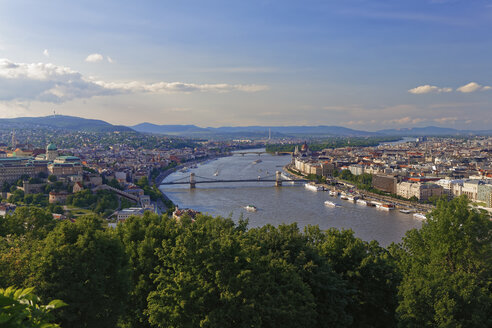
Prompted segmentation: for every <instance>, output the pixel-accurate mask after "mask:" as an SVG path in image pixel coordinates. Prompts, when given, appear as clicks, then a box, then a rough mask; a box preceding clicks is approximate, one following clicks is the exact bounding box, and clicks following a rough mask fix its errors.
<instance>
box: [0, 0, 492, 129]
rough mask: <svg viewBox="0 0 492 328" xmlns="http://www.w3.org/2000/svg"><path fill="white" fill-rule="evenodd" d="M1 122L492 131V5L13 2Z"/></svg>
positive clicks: (6, 7) (6, 5)
mask: <svg viewBox="0 0 492 328" xmlns="http://www.w3.org/2000/svg"><path fill="white" fill-rule="evenodd" d="M0 30H1V31H2V34H1V35H0V58H1V59H0V117H2V118H6V117H19V116H46V115H49V114H51V113H52V112H53V110H55V111H56V112H57V113H60V114H63V115H74V116H81V117H86V118H97V119H102V120H106V121H108V122H110V123H113V124H124V125H134V124H137V123H141V122H145V121H147V122H152V123H156V124H196V125H199V126H214V127H217V126H224V125H234V126H244V125H318V124H324V125H340V126H345V127H349V128H354V129H365V130H370V131H371V130H372V131H374V130H378V129H383V128H398V127H412V126H426V125H437V126H442V127H453V128H458V129H488V128H490V126H491V123H492V115H490V113H491V105H492V64H491V61H490V54H491V50H492V35H491V33H490V31H491V30H492V1H490V0H467V1H460V0H449V1H447V0H416V1H380V0H376V1H364V0H346V1H281V2H280V1H247V2H236V1H173V2H171V1H165V2H152V3H151V4H150V3H149V4H145V5H143V4H142V3H140V2H130V1H104V2H100V1H98V2H96V1H83V2H67V1H43V2H40V1H4V2H1V3H0Z"/></svg>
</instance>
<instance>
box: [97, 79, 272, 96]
mask: <svg viewBox="0 0 492 328" xmlns="http://www.w3.org/2000/svg"><path fill="white" fill-rule="evenodd" d="M94 83H95V84H97V85H99V86H101V87H103V88H104V89H107V90H125V91H128V92H132V93H136V92H143V93H157V94H159V93H190V92H196V91H199V92H216V93H224V92H231V91H244V92H257V91H263V90H266V89H268V87H267V86H265V85H256V84H226V83H219V84H196V83H184V82H156V83H145V82H139V81H132V82H104V81H94Z"/></svg>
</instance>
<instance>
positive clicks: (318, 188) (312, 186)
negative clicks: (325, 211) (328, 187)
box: [304, 183, 323, 191]
mask: <svg viewBox="0 0 492 328" xmlns="http://www.w3.org/2000/svg"><path fill="white" fill-rule="evenodd" d="M304 187H305V188H306V189H308V190H311V191H323V186H318V185H315V184H313V183H306V184H305V185H304Z"/></svg>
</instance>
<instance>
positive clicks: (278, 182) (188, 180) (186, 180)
mask: <svg viewBox="0 0 492 328" xmlns="http://www.w3.org/2000/svg"><path fill="white" fill-rule="evenodd" d="M197 178H199V179H200V180H197ZM241 182H274V183H275V187H281V186H282V182H291V183H296V182H307V180H291V179H286V178H284V177H282V172H280V171H277V172H275V174H272V175H269V176H264V177H261V176H258V178H257V179H214V178H208V177H201V176H198V175H195V173H193V172H191V173H190V176H189V177H188V176H186V177H182V178H179V179H176V180H174V181H167V182H162V183H161V185H185V184H188V185H190V189H194V188H196V185H197V184H202V183H241Z"/></svg>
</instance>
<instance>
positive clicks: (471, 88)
mask: <svg viewBox="0 0 492 328" xmlns="http://www.w3.org/2000/svg"><path fill="white" fill-rule="evenodd" d="M491 89H492V87H490V86H488V85H486V86H483V85H480V84H478V83H476V82H470V83H468V84H465V85H463V86H461V87H459V88H458V89H456V91H459V92H462V93H471V92H475V91H487V90H491Z"/></svg>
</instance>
